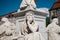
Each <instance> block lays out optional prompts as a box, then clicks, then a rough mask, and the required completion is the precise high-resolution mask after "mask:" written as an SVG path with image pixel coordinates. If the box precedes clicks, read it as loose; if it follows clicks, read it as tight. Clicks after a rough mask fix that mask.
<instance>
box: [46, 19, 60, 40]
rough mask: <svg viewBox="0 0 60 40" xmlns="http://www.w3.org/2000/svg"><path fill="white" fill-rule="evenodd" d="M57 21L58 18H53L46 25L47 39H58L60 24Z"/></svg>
mask: <svg viewBox="0 0 60 40" xmlns="http://www.w3.org/2000/svg"><path fill="white" fill-rule="evenodd" d="M57 23H58V19H56V18H55V19H53V21H52V23H51V24H49V25H48V27H47V32H48V35H49V40H60V26H59V25H57Z"/></svg>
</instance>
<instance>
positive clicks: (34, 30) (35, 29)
mask: <svg viewBox="0 0 60 40" xmlns="http://www.w3.org/2000/svg"><path fill="white" fill-rule="evenodd" d="M25 17H26V19H25V23H24V25H23V27H22V33H21V34H22V35H24V37H25V40H41V38H42V39H44V38H43V37H42V35H41V34H40V33H39V26H38V24H37V23H36V22H35V20H34V16H33V14H31V13H30V12H27V13H26V16H25Z"/></svg>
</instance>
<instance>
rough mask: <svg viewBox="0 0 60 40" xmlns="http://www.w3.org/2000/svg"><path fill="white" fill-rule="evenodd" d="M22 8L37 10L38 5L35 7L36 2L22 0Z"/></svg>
mask: <svg viewBox="0 0 60 40" xmlns="http://www.w3.org/2000/svg"><path fill="white" fill-rule="evenodd" d="M20 8H23V9H24V8H26V9H29V8H30V9H34V8H36V5H35V2H34V0H22V3H21V5H20Z"/></svg>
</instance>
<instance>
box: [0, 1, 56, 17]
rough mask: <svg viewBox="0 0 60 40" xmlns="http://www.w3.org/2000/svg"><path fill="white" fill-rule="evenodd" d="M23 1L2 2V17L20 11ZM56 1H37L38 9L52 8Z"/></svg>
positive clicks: (0, 13) (0, 5)
mask: <svg viewBox="0 0 60 40" xmlns="http://www.w3.org/2000/svg"><path fill="white" fill-rule="evenodd" d="M21 1H22V0H0V16H1V15H4V14H8V13H10V12H14V11H16V10H18V9H19V6H20V3H21ZM54 2H55V0H37V2H36V5H37V8H49V9H50V8H51V7H52V5H53V3H54Z"/></svg>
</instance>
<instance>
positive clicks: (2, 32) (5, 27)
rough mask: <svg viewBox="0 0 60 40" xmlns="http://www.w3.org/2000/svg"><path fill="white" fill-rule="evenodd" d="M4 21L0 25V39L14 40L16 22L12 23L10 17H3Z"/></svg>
mask: <svg viewBox="0 0 60 40" xmlns="http://www.w3.org/2000/svg"><path fill="white" fill-rule="evenodd" d="M1 21H3V22H4V23H3V24H2V25H1V26H0V40H12V38H13V36H14V35H15V34H14V33H15V29H16V28H15V24H14V23H11V22H10V21H9V20H8V18H5V17H3V18H2V20H1Z"/></svg>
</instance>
